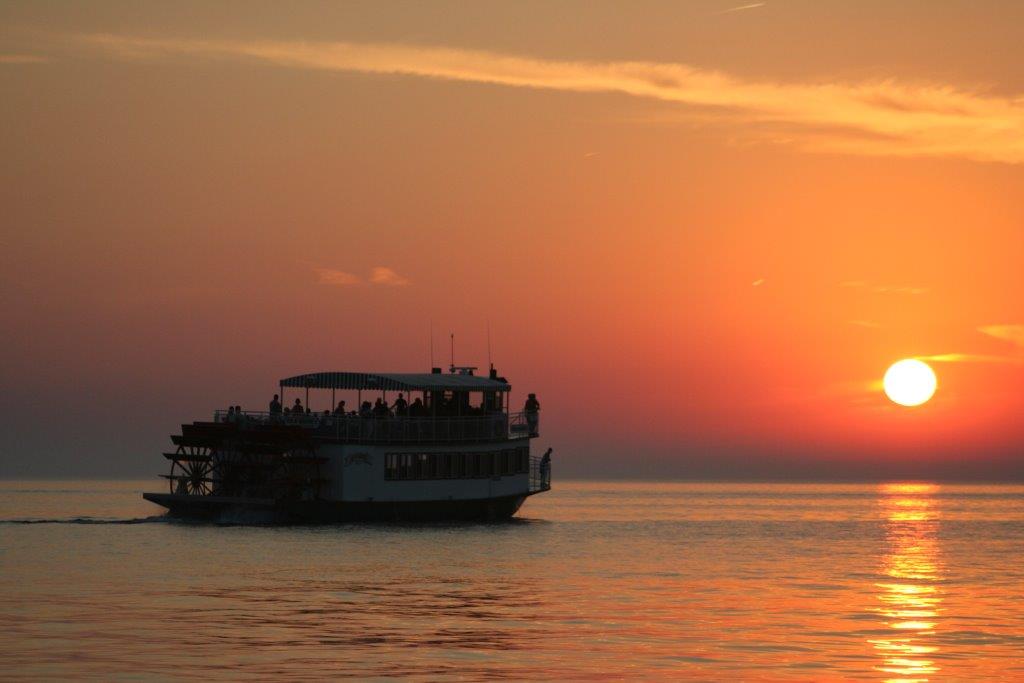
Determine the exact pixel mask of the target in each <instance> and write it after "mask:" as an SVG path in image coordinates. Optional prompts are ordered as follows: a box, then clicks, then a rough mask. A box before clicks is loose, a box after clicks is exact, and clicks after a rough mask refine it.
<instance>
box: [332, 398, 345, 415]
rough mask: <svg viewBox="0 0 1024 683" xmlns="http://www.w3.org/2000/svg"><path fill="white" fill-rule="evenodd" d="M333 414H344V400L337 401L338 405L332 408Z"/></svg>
mask: <svg viewBox="0 0 1024 683" xmlns="http://www.w3.org/2000/svg"><path fill="white" fill-rule="evenodd" d="M334 414H335V415H344V414H345V402H344V401H338V407H337V408H335V409H334Z"/></svg>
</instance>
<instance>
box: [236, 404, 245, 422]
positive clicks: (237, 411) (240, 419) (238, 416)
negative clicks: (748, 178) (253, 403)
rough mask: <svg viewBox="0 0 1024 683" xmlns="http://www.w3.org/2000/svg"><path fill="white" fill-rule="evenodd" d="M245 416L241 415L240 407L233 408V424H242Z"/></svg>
mask: <svg viewBox="0 0 1024 683" xmlns="http://www.w3.org/2000/svg"><path fill="white" fill-rule="evenodd" d="M244 421H245V415H244V414H243V413H242V406H235V422H244Z"/></svg>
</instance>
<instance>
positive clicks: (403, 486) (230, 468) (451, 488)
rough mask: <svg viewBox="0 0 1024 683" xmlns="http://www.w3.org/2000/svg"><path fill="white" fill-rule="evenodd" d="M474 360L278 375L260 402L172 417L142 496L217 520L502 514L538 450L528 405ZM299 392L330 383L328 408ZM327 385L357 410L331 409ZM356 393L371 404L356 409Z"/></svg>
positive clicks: (523, 486) (528, 479) (534, 474)
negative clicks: (419, 367)
mask: <svg viewBox="0 0 1024 683" xmlns="http://www.w3.org/2000/svg"><path fill="white" fill-rule="evenodd" d="M474 370H475V368H470V367H454V366H453V367H452V368H451V370H450V371H449V372H448V373H442V372H441V370H440V368H434V369H433V371H432V372H430V373H426V374H405V373H366V372H316V373H311V374H305V375H298V376H295V377H289V378H287V379H283V380H281V381H280V402H278V403H276V404H275V405H272V406H271V407H272V410H270V411H266V412H263V411H241V410H238V411H235V410H233V409H232V410H217V411H216V412H215V413H214V416H213V419H212V420H211V421H199V422H193V423H191V424H183V425H182V428H181V433H180V434H176V435H173V436H172V437H171V441H172V442H173V444H174V446H175V448H174V450H173V451H171V452H167V453H164V457H165V458H166V459H167V461H168V462H169V463H170V471H169V473H168V474H165V475H162V476H163V477H164V478H165V479H166V480H167V482H168V485H169V490H168V491H167V492H166V493H144V494H143V497H144V498H145V499H146V500H149V501H151V502H153V503H156V504H158V505H161V506H163V507H165V508H167V510H168V514H170V515H172V516H175V517H186V518H202V519H212V520H219V521H228V522H287V523H291V522H300V523H301V522H314V523H315V522H338V521H359V520H388V521H420V520H494V519H507V518H509V517H511V516H512V515H514V514H515V513H516V511H517V510H518V509H519V507H520V506H521V505H522V504H523V502H524V501H525V500H526V498H528V497H529V496H532V495H534V494H537V493H541V492H543V491H547V490H549V489H550V488H551V467H550V454H551V449H548V450H547V452H546V453H545V454H544V455H543V456H538V455H536V454H534V453H531V449H530V444H531V441H532V440H533V439H535V438H537V437H538V436H539V431H538V428H539V423H538V417H539V414H538V413H537V412H536V410H533V411H527V412H511V411H510V409H509V392H510V390H511V386H510V385H509V383H508V382H507V381H506V380H505V379H504V378H503V377H498V375H497V373H496V372H495V371H494V369H493V368H492V369H491V371H490V373H489V376H487V377H482V376H477V375H475V374H474ZM288 390H292V391H295V390H297V391H299V392H304V395H305V403H304V404H302V409H301V410H294V411H288V410H286V409H282V408H281V404H284V405H288V404H287V399H286V396H287V394H286V392H287V391H288ZM310 391H314V392H317V391H319V392H330V395H331V399H330V400H331V406H332V407H331V409H329V410H326V411H321V412H319V413H318V412H312V411H310V410H309V409H308V406H309V402H310ZM339 392H340V393H341V395H342V396H351V397H352V398H354V399H355V401H354V405H353V404H349V405H352V406H353V407H354V408H355V407H358V409H357V410H352V411H344V410H340V409H339V404H338V403H337V402H336V400H337V398H338V395H339ZM399 394H401V395H402V399H401V400H400V401H396V403H395V407H394V409H389V406H388V403H387V402H388V400H389V396H390V397H393V398H397V397H398V396H399ZM321 395H323V394H321ZM367 396H369V397H371V398H373V397H379V398H380V399H381V402H382V404H383V406H384V408H383V410H377V411H367V410H366V409H365V408H366V406H367V404H368V402H365V403H364V397H367ZM417 399H418V400H417ZM300 403H301V399H300Z"/></svg>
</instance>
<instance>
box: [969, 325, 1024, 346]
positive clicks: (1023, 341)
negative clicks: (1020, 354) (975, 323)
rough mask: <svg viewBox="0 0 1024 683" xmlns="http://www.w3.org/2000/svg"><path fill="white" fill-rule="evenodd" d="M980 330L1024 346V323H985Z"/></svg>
mask: <svg viewBox="0 0 1024 683" xmlns="http://www.w3.org/2000/svg"><path fill="white" fill-rule="evenodd" d="M978 331H979V332H981V333H982V334H987V335H988V336H990V337H995V338H996V339H1001V340H1003V341H1008V342H1010V343H1011V344H1014V345H1016V346H1019V347H1021V348H1024V325H984V326H982V327H979V328H978Z"/></svg>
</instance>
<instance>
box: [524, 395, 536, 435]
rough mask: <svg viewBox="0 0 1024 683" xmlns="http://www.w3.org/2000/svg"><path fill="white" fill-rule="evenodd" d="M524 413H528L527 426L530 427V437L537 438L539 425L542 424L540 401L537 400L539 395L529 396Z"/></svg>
mask: <svg viewBox="0 0 1024 683" xmlns="http://www.w3.org/2000/svg"><path fill="white" fill-rule="evenodd" d="M523 412H524V413H526V424H528V425H529V426H530V436H537V425H538V423H539V422H540V401H538V400H537V394H530V395H529V397H528V398H527V399H526V404H525V405H524V406H523Z"/></svg>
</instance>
